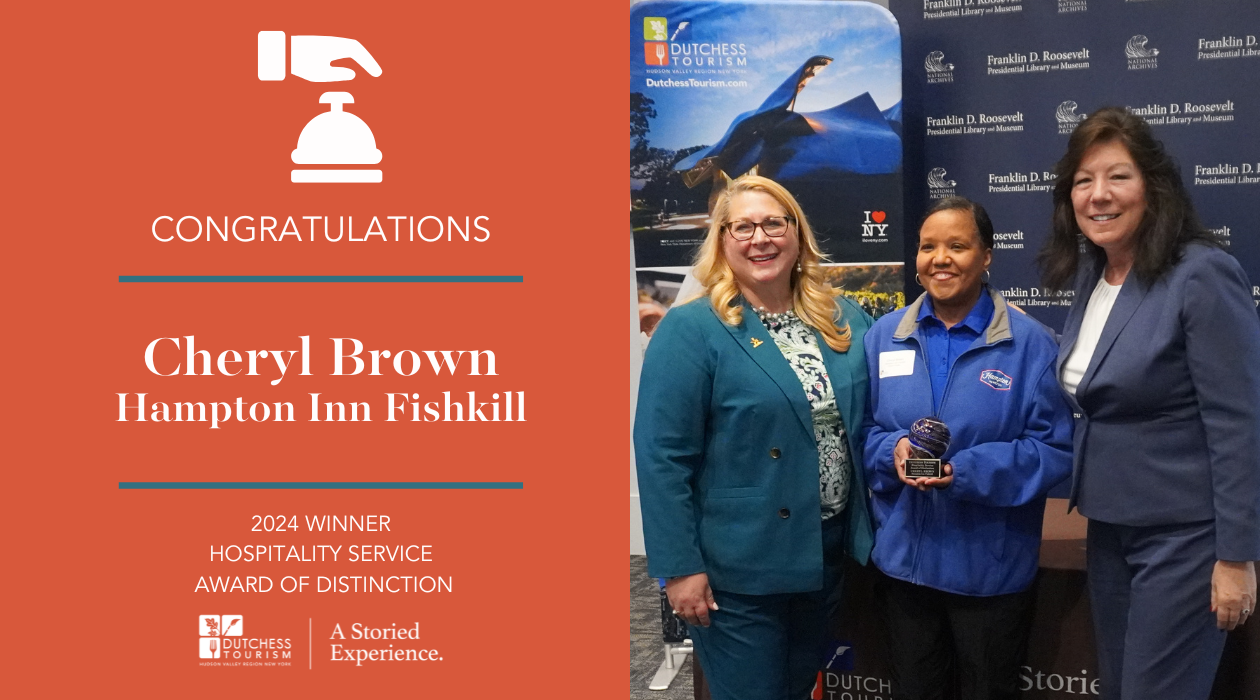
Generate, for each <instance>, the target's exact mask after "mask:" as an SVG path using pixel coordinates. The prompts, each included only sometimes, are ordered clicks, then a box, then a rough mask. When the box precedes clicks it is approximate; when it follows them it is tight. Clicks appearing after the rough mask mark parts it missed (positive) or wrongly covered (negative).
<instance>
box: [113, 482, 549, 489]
mask: <svg viewBox="0 0 1260 700" xmlns="http://www.w3.org/2000/svg"><path fill="white" fill-rule="evenodd" d="M118 488H119V489H124V490H128V489H151V490H156V489H178V490H207V489H217V490H260V489H265V490H275V489H374V490H375V489H385V490H394V489H438V490H446V491H450V490H465V489H478V490H487V489H523V488H525V483H524V482H522V481H120V482H118Z"/></svg>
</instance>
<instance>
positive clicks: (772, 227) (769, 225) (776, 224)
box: [723, 216, 796, 241]
mask: <svg viewBox="0 0 1260 700" xmlns="http://www.w3.org/2000/svg"><path fill="white" fill-rule="evenodd" d="M794 223H796V220H795V219H793V218H792V217H790V216H771V217H767V218H766V219H763V220H762V221H748V220H747V219H740V220H739V221H731V222H729V223H727V224H726V225H725V226H724V227H723V228H725V229H726V232H727V233H729V234H731V238H734V239H735V240H737V241H746V240H748V239H750V238H752V237H753V234H755V233H756V232H757V228H758V227H760V228H761V232H762V233H764V234H766V235H767V236H769V237H771V238H778V237H779V236H782V235H783V234H785V233H787V231H788V226H789V225H791V224H794Z"/></svg>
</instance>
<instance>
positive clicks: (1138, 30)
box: [890, 0, 1260, 329]
mask: <svg viewBox="0 0 1260 700" xmlns="http://www.w3.org/2000/svg"><path fill="white" fill-rule="evenodd" d="M890 8H891V9H892V11H893V14H894V15H895V16H896V18H897V20H898V22H899V23H900V24H901V30H902V41H903V43H904V47H905V54H904V56H905V58H904V70H903V93H904V103H903V114H904V134H903V136H904V139H905V146H906V162H905V165H906V185H905V186H906V221H907V237H908V238H910V239H911V240H913V237H914V233H913V225H914V222H917V221H918V218H919V217H920V216H921V215H922V212H923V211H924V209H925V207H926V206H927V204H928V203H929V202H930V201H931V200H932V199H934V198H940V197H945V196H950V195H952V194H958V195H961V196H964V197H968V198H970V199H974V200H976V201H979V202H981V203H982V204H984V206H985V207H986V208H987V209H988V210H989V213H990V215H991V216H992V218H993V225H994V228H995V230H996V231H997V232H998V233H997V242H996V248H997V249H996V250H995V251H994V261H993V267H992V272H993V284H994V285H995V286H996V287H997V288H998V289H1000V290H1001V291H1002V292H1003V293H1004V294H1006V295H1007V297H1008V298H1009V299H1011V300H1012V301H1014V302H1016V303H1018V304H1020V305H1022V306H1023V307H1024V308H1025V309H1027V310H1029V312H1031V313H1032V314H1033V315H1035V316H1037V317H1038V318H1040V319H1041V320H1042V321H1043V322H1045V323H1047V324H1048V325H1050V326H1051V327H1053V328H1056V329H1059V328H1061V327H1062V325H1063V320H1064V319H1065V318H1066V315H1067V305H1068V304H1070V303H1071V299H1070V298H1062V297H1059V298H1056V297H1051V296H1048V295H1047V294H1045V293H1044V292H1043V290H1041V289H1040V280H1039V275H1038V272H1037V269H1036V265H1035V258H1036V255H1037V252H1038V250H1039V249H1040V247H1041V245H1042V243H1043V241H1044V240H1045V237H1046V235H1047V234H1048V231H1049V226H1050V213H1051V208H1052V207H1051V196H1052V195H1051V189H1052V188H1053V185H1054V181H1053V179H1052V178H1053V175H1052V172H1051V171H1052V170H1053V169H1054V164H1055V162H1056V161H1057V160H1058V159H1059V158H1060V157H1062V155H1063V153H1064V151H1065V150H1066V148H1067V140H1068V135H1069V134H1070V133H1071V131H1072V128H1073V126H1075V124H1076V123H1077V122H1078V121H1079V120H1081V119H1083V118H1084V117H1085V116H1086V115H1088V114H1089V113H1091V112H1093V111H1094V110H1096V109H1098V108H1100V107H1105V106H1112V105H1114V106H1120V107H1127V108H1129V109H1130V110H1132V111H1133V112H1135V113H1137V114H1139V115H1141V116H1142V117H1144V118H1145V119H1146V120H1147V121H1148V122H1149V123H1150V124H1151V125H1152V127H1153V128H1154V131H1155V135H1156V137H1157V138H1159V139H1161V140H1162V141H1163V142H1164V143H1165V145H1166V146H1167V148H1168V150H1169V151H1170V152H1171V153H1172V154H1173V156H1174V157H1175V158H1176V160H1177V162H1178V163H1179V165H1180V166H1181V171H1182V176H1183V178H1184V180H1185V183H1186V185H1187V186H1188V187H1189V189H1190V193H1191V196H1192V197H1193V198H1194V202H1195V206H1196V208H1197V210H1198V213H1199V216H1200V218H1201V219H1202V221H1203V223H1204V225H1206V226H1207V227H1208V228H1210V229H1212V230H1213V231H1215V232H1216V234H1217V235H1218V237H1219V238H1220V240H1221V242H1222V243H1223V244H1225V245H1226V246H1228V250H1230V251H1231V252H1232V253H1233V254H1234V255H1235V256H1236V257H1237V258H1238V259H1239V260H1240V261H1241V262H1242V264H1243V267H1244V268H1245V269H1246V270H1247V274H1248V276H1249V277H1250V278H1251V280H1252V282H1253V283H1260V238H1257V235H1256V234H1257V228H1258V227H1257V216H1256V214H1257V203H1258V202H1260V2H1256V1H1255V0H1210V1H1209V0H892V1H891V3H890ZM908 247H909V248H910V249H912V248H913V242H911V244H910V246H908ZM909 255H911V252H910V250H908V251H907V256H909ZM909 276H910V277H911V278H913V273H912V272H911V274H910V275H909ZM911 283H912V280H911ZM1253 289H1254V288H1253ZM1257 298H1258V299H1260V294H1258V295H1257Z"/></svg>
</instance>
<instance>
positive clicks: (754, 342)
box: [749, 338, 765, 348]
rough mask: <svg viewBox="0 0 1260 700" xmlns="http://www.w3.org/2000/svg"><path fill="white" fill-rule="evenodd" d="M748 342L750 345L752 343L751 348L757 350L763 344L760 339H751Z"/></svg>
mask: <svg viewBox="0 0 1260 700" xmlns="http://www.w3.org/2000/svg"><path fill="white" fill-rule="evenodd" d="M749 342H751V343H752V346H753V347H754V348H759V347H761V344H762V343H764V342H765V341H764V340H762V339H761V338H753V339H752V340H751V341H749Z"/></svg>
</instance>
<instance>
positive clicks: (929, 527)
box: [865, 290, 1072, 596]
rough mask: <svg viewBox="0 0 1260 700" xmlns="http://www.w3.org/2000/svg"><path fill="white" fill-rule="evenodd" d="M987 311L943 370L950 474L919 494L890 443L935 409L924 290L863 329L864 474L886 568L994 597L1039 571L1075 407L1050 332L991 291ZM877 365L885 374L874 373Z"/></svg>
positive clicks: (1068, 464) (1068, 463) (879, 557)
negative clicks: (941, 484) (981, 328)
mask: <svg viewBox="0 0 1260 700" xmlns="http://www.w3.org/2000/svg"><path fill="white" fill-rule="evenodd" d="M987 293H989V294H990V295H991V296H992V299H993V305H994V309H993V318H992V320H990V322H989V326H988V328H986V329H985V332H984V333H982V334H981V335H980V337H978V338H977V339H976V340H975V342H974V343H972V345H971V347H970V348H968V349H967V350H966V351H965V352H963V353H962V354H960V355H959V356H958V357H957V358H956V359H955V361H954V364H953V366H952V367H951V368H950V371H949V379H948V382H947V384H946V386H945V390H944V396H943V397H942V399H941V404H940V413H939V418H940V419H941V420H943V421H944V422H945V424H946V425H947V426H949V429H950V431H951V433H952V440H951V442H950V446H949V450H948V451H947V452H946V453H945V455H944V457H943V459H944V460H945V461H946V462H948V463H950V464H951V465H953V469H954V481H953V483H952V484H951V485H950V486H949V487H947V488H945V489H941V490H933V491H929V492H928V493H922V492H920V491H918V490H917V489H915V488H913V487H910V486H906V485H905V484H903V483H902V482H901V481H900V480H899V479H898V478H897V471H896V469H895V468H894V467H893V448H894V447H895V446H896V444H897V442H898V441H899V440H900V439H901V438H903V437H905V436H906V435H907V433H908V431H909V429H910V426H911V424H913V423H914V422H915V421H916V420H918V419H920V418H923V417H925V416H930V415H933V410H932V409H933V406H932V383H931V375H930V373H929V372H928V365H927V363H926V361H925V359H924V353H925V351H926V349H927V343H926V341H925V339H924V337H923V335H922V331H921V329H920V328H919V323H918V320H917V319H918V313H919V308H920V306H921V305H922V304H923V300H924V298H925V297H920V298H919V299H918V300H916V301H915V302H914V303H913V304H911V305H910V306H908V307H906V308H904V309H901V310H898V311H896V312H893V313H891V314H888V315H886V316H884V317H883V318H881V319H879V320H878V321H877V322H876V323H875V325H874V326H873V327H872V328H871V330H870V331H869V332H867V334H866V338H865V348H866V362H867V367H868V369H869V371H870V387H871V397H870V401H869V402H868V403H867V418H866V425H865V431H866V451H865V465H866V467H865V468H866V479H867V484H868V485H869V487H870V490H871V514H872V516H873V518H874V521H875V528H876V530H875V549H874V551H873V552H872V554H871V559H872V561H874V562H875V565H876V566H878V567H879V569H880V570H881V571H883V572H884V573H886V574H888V575H889V576H892V577H893V578H897V579H901V580H903V581H909V582H911V583H915V584H919V585H922V586H930V587H932V588H936V589H939V590H942V591H948V592H951V593H959V594H963V595H972V596H992V595H1001V594H1005V593H1015V592H1018V591H1022V590H1025V589H1026V588H1028V586H1029V585H1030V584H1031V583H1032V580H1033V576H1034V575H1035V574H1036V572H1037V556H1038V551H1039V548H1040V544H1041V521H1042V514H1043V511H1044V510H1045V502H1046V493H1047V492H1049V491H1050V489H1051V488H1052V487H1054V486H1055V485H1057V484H1058V483H1060V482H1062V481H1063V480H1065V479H1066V478H1067V477H1068V476H1069V475H1070V474H1071V472H1072V412H1071V410H1070V408H1069V406H1068V401H1067V397H1066V396H1065V395H1064V394H1063V389H1062V388H1061V387H1060V386H1059V382H1058V379H1057V377H1055V371H1054V367H1055V359H1056V357H1057V356H1058V351H1059V348H1058V345H1057V344H1056V343H1055V340H1054V338H1053V337H1052V336H1051V334H1050V332H1049V331H1048V330H1047V329H1046V328H1045V327H1044V326H1042V325H1041V324H1040V323H1038V322H1037V321H1035V320H1034V319H1032V318H1029V317H1028V316H1026V315H1025V314H1023V313H1021V312H1019V311H1015V310H1013V309H1010V308H1009V307H1008V306H1007V304H1006V300H1005V299H1003V298H1002V296H1001V295H1000V294H998V293H997V291H995V290H988V291H987ZM881 375H882V376H881Z"/></svg>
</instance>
